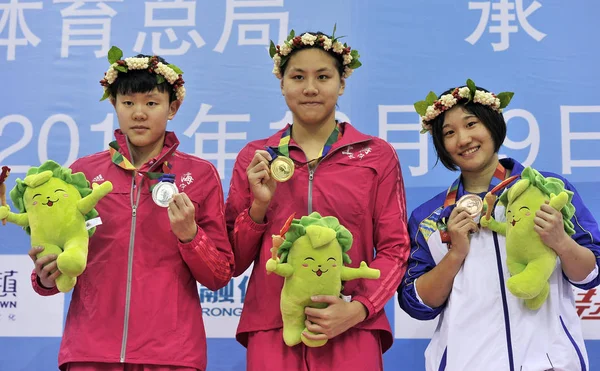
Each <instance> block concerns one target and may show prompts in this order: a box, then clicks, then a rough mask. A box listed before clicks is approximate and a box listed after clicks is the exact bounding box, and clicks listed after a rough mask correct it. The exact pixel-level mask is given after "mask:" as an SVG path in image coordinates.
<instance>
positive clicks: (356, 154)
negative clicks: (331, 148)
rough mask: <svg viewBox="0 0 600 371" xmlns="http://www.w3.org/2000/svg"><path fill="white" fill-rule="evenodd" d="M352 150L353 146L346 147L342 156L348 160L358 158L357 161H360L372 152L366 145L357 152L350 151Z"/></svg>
mask: <svg viewBox="0 0 600 371" xmlns="http://www.w3.org/2000/svg"><path fill="white" fill-rule="evenodd" d="M353 149H354V146H348V147H346V149H345V150H343V151H342V154H343V155H346V156H348V158H350V159H353V158H358V159H359V160H362V159H363V157H365V156H366V155H368V154H369V153H371V152H372V151H373V150H372V149H371V147H369V146H368V145H366V146H364V147H363V148H362V149H360V150H358V151H354V152H353V151H352V150H353Z"/></svg>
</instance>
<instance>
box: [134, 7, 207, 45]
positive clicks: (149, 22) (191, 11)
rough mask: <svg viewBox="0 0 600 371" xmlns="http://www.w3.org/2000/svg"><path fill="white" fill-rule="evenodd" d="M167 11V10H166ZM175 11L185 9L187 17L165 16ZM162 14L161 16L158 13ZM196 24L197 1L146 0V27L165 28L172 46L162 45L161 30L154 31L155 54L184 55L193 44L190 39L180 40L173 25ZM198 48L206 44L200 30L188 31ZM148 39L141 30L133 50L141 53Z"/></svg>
mask: <svg viewBox="0 0 600 371" xmlns="http://www.w3.org/2000/svg"><path fill="white" fill-rule="evenodd" d="M166 11H167V12H166ZM173 11H183V12H184V13H185V17H178V18H174V17H170V18H167V17H165V13H166V14H172V13H173ZM158 14H160V17H158V18H155V17H157V15H158ZM195 26H196V1H185V0H174V1H169V2H163V1H146V2H145V17H144V27H160V28H163V31H164V33H165V35H167V39H168V40H169V43H170V44H171V45H172V46H171V47H164V48H163V47H162V46H161V38H162V35H163V34H162V33H161V32H152V53H153V54H154V55H184V54H185V53H187V51H188V50H189V49H190V46H191V45H192V44H191V43H190V42H189V41H187V40H183V41H181V42H178V40H179V39H178V37H177V35H176V34H175V31H174V30H173V27H187V28H191V27H195ZM187 34H188V36H189V38H190V39H191V40H192V42H193V43H194V45H196V48H201V47H203V46H204V44H206V43H205V42H204V39H203V38H202V36H200V34H199V33H198V31H196V30H190V31H188V32H187ZM145 41H146V33H145V32H139V33H138V36H137V39H136V41H135V46H134V47H133V50H134V51H135V52H137V53H141V52H142V49H143V48H144V43H145Z"/></svg>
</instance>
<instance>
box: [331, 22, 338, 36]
mask: <svg viewBox="0 0 600 371" xmlns="http://www.w3.org/2000/svg"><path fill="white" fill-rule="evenodd" d="M336 29H337V23H334V24H333V32H332V33H331V38H332V39H335V30H336Z"/></svg>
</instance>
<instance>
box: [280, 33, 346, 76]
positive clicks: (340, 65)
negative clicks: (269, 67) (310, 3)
mask: <svg viewBox="0 0 600 371" xmlns="http://www.w3.org/2000/svg"><path fill="white" fill-rule="evenodd" d="M305 33H308V34H311V35H313V36H317V37H319V36H321V35H323V36H326V37H327V38H329V39H331V36H329V35H327V34H325V33H323V32H321V31H317V32H310V31H309V32H305ZM301 35H304V33H302V34H301ZM313 48H316V49H320V50H323V51H324V52H325V53H327V54H329V55H331V56H332V57H333V59H334V60H335V68H336V69H337V70H338V72H339V73H340V78H342V76H344V57H343V55H342V54H338V53H335V52H334V51H333V48H332V49H329V50H325V49H323V48H322V47H320V46H319V45H317V44H316V43H315V45H302V46H300V47H298V46H295V47H294V48H293V49H292V51H291V52H290V54H288V55H287V57H288V59H287V62H288V63H289V60H290V58H291V57H292V55H294V54H295V53H296V52H299V51H300V50H305V49H313ZM288 63H285V64H284V65H283V66H281V76H283V75H285V70H286V68H287V65H288Z"/></svg>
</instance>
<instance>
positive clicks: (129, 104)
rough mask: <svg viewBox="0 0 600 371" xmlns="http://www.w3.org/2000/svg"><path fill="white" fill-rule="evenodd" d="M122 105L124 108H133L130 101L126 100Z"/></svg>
mask: <svg viewBox="0 0 600 371" xmlns="http://www.w3.org/2000/svg"><path fill="white" fill-rule="evenodd" d="M122 103H123V105H124V106H127V107H129V106H133V102H131V101H128V100H126V101H123V102H122Z"/></svg>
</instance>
